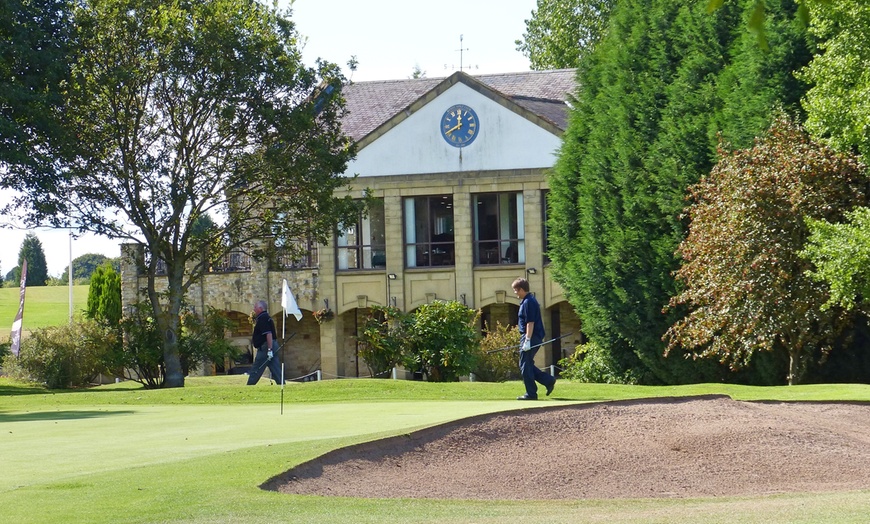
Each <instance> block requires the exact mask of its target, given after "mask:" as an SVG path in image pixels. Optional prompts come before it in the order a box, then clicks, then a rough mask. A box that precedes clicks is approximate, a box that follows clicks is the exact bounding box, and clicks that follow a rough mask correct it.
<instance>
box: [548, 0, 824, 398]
mask: <svg viewBox="0 0 870 524" xmlns="http://www.w3.org/2000/svg"><path fill="white" fill-rule="evenodd" d="M753 6H754V2H753V1H752V0H742V1H740V2H728V3H726V4H725V5H724V6H723V7H722V8H721V9H719V10H717V11H716V12H715V13H714V14H712V15H710V14H708V13H707V12H706V11H705V9H704V7H705V6H704V5H702V3H696V2H689V3H686V2H683V1H681V0H626V1H625V2H620V3H619V4H618V5H617V6H616V9H615V10H614V12H613V14H612V17H611V23H610V27H609V29H608V32H607V35H606V37H605V38H604V39H603V40H602V41H601V43H600V44H599V45H598V46H597V47H596V49H595V51H594V52H593V53H592V54H591V55H590V56H589V59H588V60H585V61H584V62H583V63H582V64H581V67H580V69H579V72H578V85H579V86H580V87H579V89H578V93H577V101H576V104H575V105H574V108H573V110H572V114H571V120H570V124H569V128H568V130H567V132H566V133H565V136H564V141H563V146H562V150H561V152H560V158H559V160H558V162H557V165H556V168H555V170H554V173H553V175H552V177H551V187H552V196H551V201H552V210H551V222H550V226H551V231H552V232H551V243H552V247H551V252H550V256H551V258H552V260H553V264H554V268H555V270H556V275H557V279H558V280H559V281H560V283H561V284H562V285H563V287H564V288H565V289H566V291H567V293H568V296H569V297H570V300H571V303H572V305H573V306H574V307H575V309H576V310H577V311H578V313H579V315H580V317H581V320H582V322H583V326H584V331H585V332H586V334H587V335H588V336H589V337H590V339H592V340H593V341H595V342H597V343H598V344H599V345H600V346H602V347H605V348H609V349H610V351H611V352H612V353H613V356H614V358H615V360H616V361H617V362H619V364H620V366H622V368H623V369H621V370H617V371H620V372H624V371H626V370H632V371H633V372H634V376H635V378H636V379H638V380H640V381H642V382H646V383H655V382H664V383H679V382H688V381H696V380H710V379H712V378H714V373H715V371H716V370H715V369H714V368H713V367H712V366H710V365H706V364H705V365H698V364H693V363H692V362H690V361H687V360H685V359H683V358H680V356H678V355H677V356H675V355H671V357H670V358H667V359H666V358H665V357H664V356H663V353H664V343H663V342H662V340H661V337H662V335H663V334H664V333H665V331H666V330H667V328H668V327H669V326H670V325H671V324H672V323H673V322H674V321H675V319H676V318H678V315H680V314H682V312H679V311H669V312H668V313H667V314H665V313H663V312H662V310H663V308H664V306H665V305H666V304H667V303H668V300H669V298H670V297H671V296H673V295H674V294H675V293H676V292H677V286H676V284H675V282H674V279H673V272H674V271H675V270H676V269H677V268H678V267H679V260H678V259H677V257H676V255H675V251H676V248H677V246H678V245H679V243H680V241H681V240H682V238H683V237H684V235H685V226H686V224H685V223H684V220H683V219H682V218H681V215H682V212H683V208H684V206H685V204H686V203H685V200H684V197H685V194H686V188H687V186H688V185H690V184H692V183H694V182H696V181H697V180H698V179H699V178H700V176H701V175H703V174H705V173H708V172H709V171H710V169H711V168H712V166H713V165H714V163H715V147H716V143H717V134H718V133H721V134H722V135H723V136H724V137H725V138H726V139H727V140H729V141H732V142H733V143H734V145H735V146H744V145H747V142H749V141H750V140H751V138H752V137H753V136H755V135H756V134H760V133H761V132H762V131H763V130H764V129H765V128H766V127H767V125H768V123H769V121H770V115H771V114H772V110H773V109H774V108H775V107H776V106H777V105H784V106H786V107H791V104H792V103H794V102H795V101H797V100H798V99H799V98H800V96H801V94H802V93H803V91H802V86H801V85H800V84H797V83H796V82H793V81H791V82H784V81H783V78H785V77H787V76H788V75H790V74H791V72H792V71H794V70H796V69H798V68H800V67H801V66H802V65H804V64H805V63H806V61H807V60H808V53H807V52H806V50H805V37H804V34H803V32H802V31H801V30H800V29H799V28H798V26H797V25H796V24H795V22H794V11H795V9H796V7H795V5H794V3H793V2H790V1H786V0H783V1H782V2H769V3H768V14H767V19H766V23H767V35H768V39H769V41H770V42H771V48H772V49H773V51H772V52H769V53H765V52H764V51H763V50H762V49H760V48H759V47H758V46H757V42H756V41H755V40H754V39H753V37H752V35H750V34H747V32H746V29H745V27H746V25H745V24H746V17H747V16H749V13H751V11H752V9H753ZM750 44H752V45H750ZM777 46H780V47H777Z"/></svg>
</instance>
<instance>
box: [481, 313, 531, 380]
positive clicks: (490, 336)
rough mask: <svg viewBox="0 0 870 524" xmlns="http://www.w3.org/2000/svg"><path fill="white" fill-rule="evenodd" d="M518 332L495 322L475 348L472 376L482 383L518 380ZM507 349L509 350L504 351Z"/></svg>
mask: <svg viewBox="0 0 870 524" xmlns="http://www.w3.org/2000/svg"><path fill="white" fill-rule="evenodd" d="M519 344H520V332H519V330H518V329H516V328H515V327H511V326H504V325H502V324H501V323H499V322H496V324H495V329H494V330H490V331H489V332H488V333H487V334H486V335H485V336H484V337H483V339H481V341H480V345H479V346H478V347H477V351H476V355H475V357H476V358H475V361H476V365H475V366H474V375H475V377H476V378H477V380H480V381H483V382H504V381H506V380H514V379H518V378H520V370H519V366H518V362H519V356H518V354H517V346H519ZM506 348H509V349H506Z"/></svg>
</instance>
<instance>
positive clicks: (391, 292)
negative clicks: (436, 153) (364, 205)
mask: <svg viewBox="0 0 870 524" xmlns="http://www.w3.org/2000/svg"><path fill="white" fill-rule="evenodd" d="M402 226H403V222H402V197H400V196H399V195H398V193H396V194H395V196H385V197H384V227H385V235H384V236H385V238H386V244H387V246H386V251H387V267H386V270H387V273H386V274H387V275H391V274H392V275H396V279H395V280H389V276H386V277H385V278H386V279H387V281H386V283H385V286H384V293H386V300H385V301H384V302H383V303H384V305H387V306H392V305H393V302H392V300H391V297H396V307H397V308H399V309H402V310H404V308H405V286H404V281H405V275H404V269H405V245H404V242H403V239H404V235H403V232H402Z"/></svg>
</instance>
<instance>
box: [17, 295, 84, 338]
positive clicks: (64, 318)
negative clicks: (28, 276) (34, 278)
mask: <svg viewBox="0 0 870 524" xmlns="http://www.w3.org/2000/svg"><path fill="white" fill-rule="evenodd" d="M6 285H7V286H8V285H9V283H7V284H6ZM88 288H89V286H73V315H74V316H75V315H80V314H81V313H82V311H83V310H84V308H85V306H86V305H87V302H88ZM19 297H20V289H19V288H18V286H15V287H3V288H0V340H9V332H10V331H11V330H12V322H13V321H15V315H16V314H17V313H18V303H19ZM67 322H69V287H68V286H31V287H28V288H27V290H26V292H25V300H24V332H25V336H26V333H28V332H30V331H33V330H34V329H38V328H41V327H46V326H60V325H63V324H66V323H67Z"/></svg>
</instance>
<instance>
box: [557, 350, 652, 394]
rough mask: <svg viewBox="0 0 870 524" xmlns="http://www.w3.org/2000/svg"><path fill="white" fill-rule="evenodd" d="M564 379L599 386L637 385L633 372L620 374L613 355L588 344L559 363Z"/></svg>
mask: <svg viewBox="0 0 870 524" xmlns="http://www.w3.org/2000/svg"><path fill="white" fill-rule="evenodd" d="M559 367H560V368H561V369H562V372H561V375H562V378H567V379H570V380H579V381H581V382H592V383H599V384H636V383H637V382H638V380H637V377H634V376H632V375H631V372H626V373H625V374H620V373H619V371H618V370H619V366H618V364H617V362H616V361H615V360H614V358H613V355H612V353H610V352H609V351H605V350H604V349H602V348H601V346H599V345H598V344H596V343H594V342H588V343H586V344H583V345H581V346H578V348H577V351H575V352H574V354H572V355H570V356H568V357H566V358H563V359H562V360H560V361H559Z"/></svg>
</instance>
